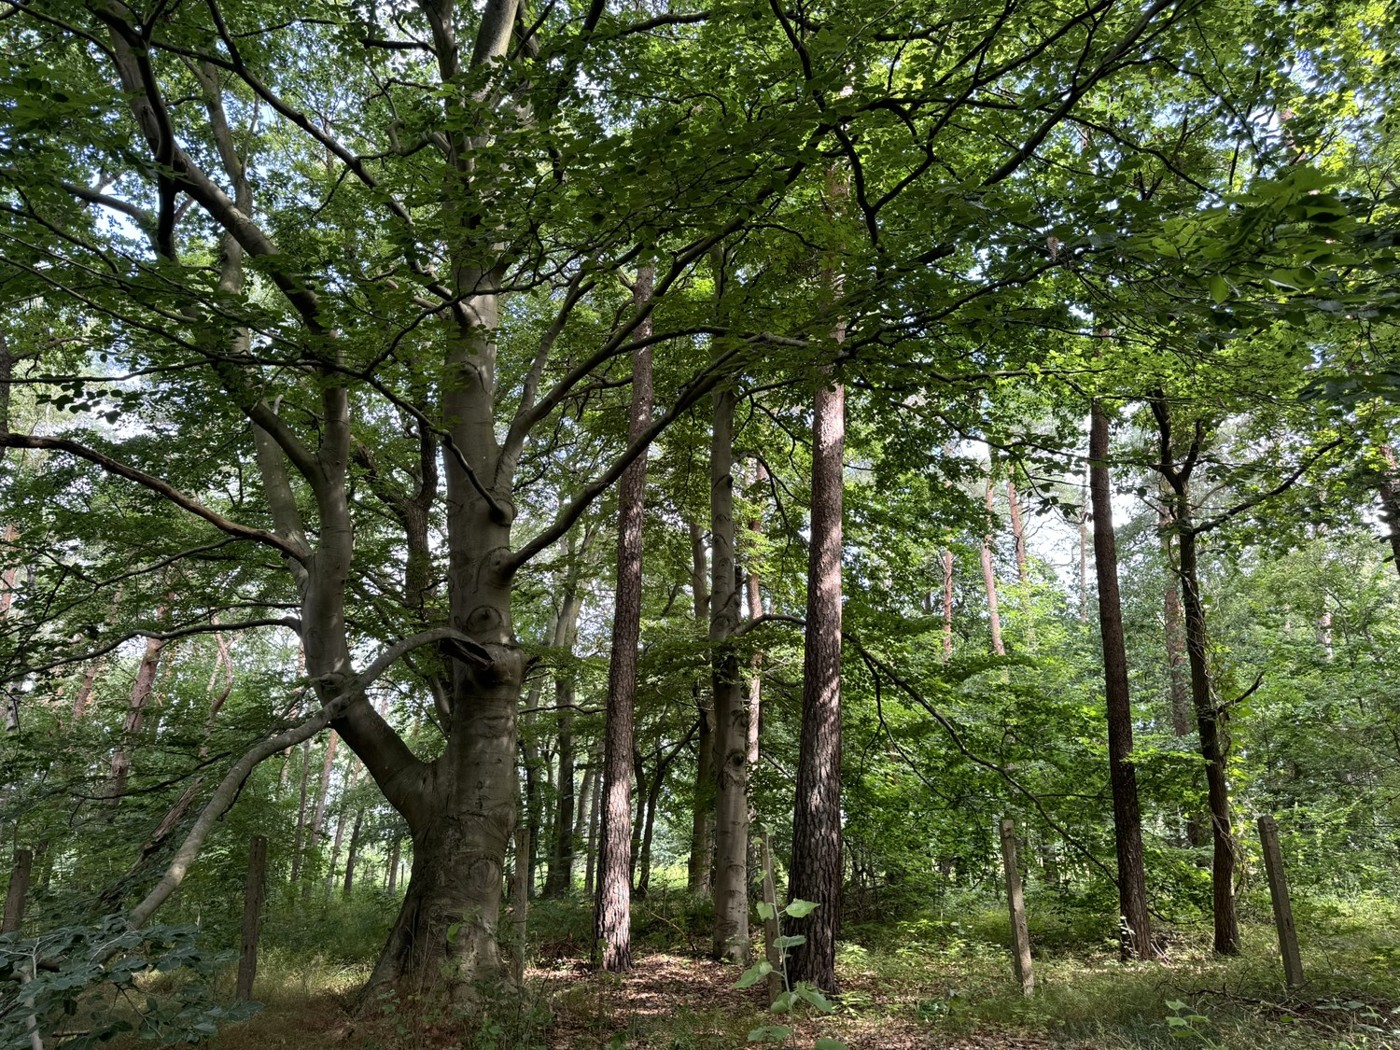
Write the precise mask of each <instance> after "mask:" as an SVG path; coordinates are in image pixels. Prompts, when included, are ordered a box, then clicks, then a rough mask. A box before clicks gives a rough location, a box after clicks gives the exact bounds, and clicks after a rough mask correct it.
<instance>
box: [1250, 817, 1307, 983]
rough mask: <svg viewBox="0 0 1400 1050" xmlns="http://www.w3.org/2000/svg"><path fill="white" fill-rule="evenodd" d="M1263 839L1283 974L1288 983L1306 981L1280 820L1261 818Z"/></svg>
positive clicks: (1260, 829) (1260, 839) (1260, 824)
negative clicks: (1286, 867)
mask: <svg viewBox="0 0 1400 1050" xmlns="http://www.w3.org/2000/svg"><path fill="white" fill-rule="evenodd" d="M1259 841H1260V842H1261V843H1262V844H1263V846H1264V870H1265V871H1267V872H1268V875H1269V896H1270V897H1272V898H1273V902H1274V925H1275V926H1276V927H1278V947H1279V952H1280V954H1282V956H1283V975H1284V977H1285V978H1286V979H1287V981H1288V987H1290V988H1301V987H1302V985H1303V958H1302V956H1301V955H1300V954H1299V952H1298V931H1297V929H1296V928H1295V927H1294V925H1293V905H1292V904H1291V903H1290V901H1289V899H1288V876H1287V874H1285V872H1284V870H1283V850H1282V849H1280V848H1279V844H1278V821H1276V820H1274V818H1273V817H1269V816H1264V817H1260V818H1259Z"/></svg>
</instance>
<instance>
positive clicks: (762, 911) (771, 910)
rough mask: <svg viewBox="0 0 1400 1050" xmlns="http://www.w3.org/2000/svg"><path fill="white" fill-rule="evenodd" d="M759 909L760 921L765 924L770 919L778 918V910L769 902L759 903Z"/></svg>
mask: <svg viewBox="0 0 1400 1050" xmlns="http://www.w3.org/2000/svg"><path fill="white" fill-rule="evenodd" d="M757 907H758V917H759V918H760V919H763V920H764V921H765V922H766V921H767V920H769V919H776V918H777V917H778V909H777V908H775V907H773V905H771V904H769V903H768V902H767V901H759V902H758V905H757Z"/></svg>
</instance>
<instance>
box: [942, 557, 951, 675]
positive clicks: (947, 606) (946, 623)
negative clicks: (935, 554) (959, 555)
mask: <svg viewBox="0 0 1400 1050" xmlns="http://www.w3.org/2000/svg"><path fill="white" fill-rule="evenodd" d="M952 659H953V551H952V548H948V549H947V550H945V551H944V552H943V662H944V663H945V664H946V663H948V662H949V661H951V660H952Z"/></svg>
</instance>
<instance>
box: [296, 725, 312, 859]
mask: <svg viewBox="0 0 1400 1050" xmlns="http://www.w3.org/2000/svg"><path fill="white" fill-rule="evenodd" d="M310 772H311V741H310V740H307V741H306V742H305V743H303V744H302V745H301V793H300V798H299V799H298V801H297V830H296V835H295V836H293V838H292V885H293V886H295V885H296V884H297V882H298V881H299V880H300V879H301V860H302V854H303V852H304V848H303V845H302V836H303V835H304V834H305V832H306V782H307V780H308V779H310V778H309V774H310Z"/></svg>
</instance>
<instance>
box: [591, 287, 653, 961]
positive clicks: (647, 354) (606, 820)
mask: <svg viewBox="0 0 1400 1050" xmlns="http://www.w3.org/2000/svg"><path fill="white" fill-rule="evenodd" d="M651 282H652V273H651V270H650V269H649V268H647V267H641V268H639V269H638V271H637V281H636V284H635V286H634V288H633V293H632V298H633V302H634V303H635V304H637V305H639V306H640V305H642V304H645V303H646V302H647V301H648V300H649V299H650V297H651V290H652V289H651ZM650 334H651V324H650V321H646V322H643V323H642V324H641V325H639V326H638V328H637V333H636V338H637V339H638V340H639V341H641V340H645V339H646V338H647V337H648V336H650ZM651 402H652V380H651V349H650V347H647V346H643V347H641V348H640V349H638V350H637V351H636V352H635V354H634V355H633V359H632V405H631V410H630V412H629V418H628V423H627V434H628V439H629V441H635V440H637V439H638V438H639V437H640V436H641V434H642V433H643V431H645V430H646V428H647V426H648V425H649V424H650V422H651ZM646 470H647V465H646V457H645V456H639V457H638V458H637V459H636V460H635V461H634V462H633V463H632V464H631V466H629V467H628V468H627V470H626V471H625V472H624V473H623V475H622V482H621V485H620V486H619V491H618V530H617V533H618V537H617V592H616V593H617V596H616V601H615V602H614V609H613V639H612V658H611V660H610V661H609V665H608V710H607V729H606V737H605V742H604V753H603V790H602V796H603V805H602V807H601V812H602V816H601V841H600V843H599V847H600V848H599V854H598V900H597V909H596V916H595V927H594V945H593V950H594V953H595V954H598V953H599V951H600V946H601V962H602V966H603V969H604V970H606V971H607V972H609V973H625V972H627V971H628V970H630V969H631V968H632V933H631V921H632V920H631V897H630V888H631V886H630V874H631V868H632V857H631V852H632V834H631V828H630V826H629V825H630V822H631V818H632V798H631V792H632V780H631V769H630V765H631V760H632V741H633V737H634V735H635V729H634V719H635V715H636V712H635V710H634V707H635V704H636V696H637V644H638V642H639V640H640V638H641V619H642V515H643V509H644V500H645V498H646Z"/></svg>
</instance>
